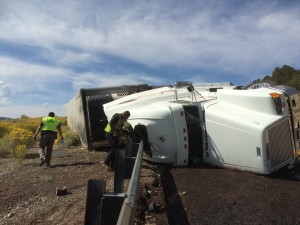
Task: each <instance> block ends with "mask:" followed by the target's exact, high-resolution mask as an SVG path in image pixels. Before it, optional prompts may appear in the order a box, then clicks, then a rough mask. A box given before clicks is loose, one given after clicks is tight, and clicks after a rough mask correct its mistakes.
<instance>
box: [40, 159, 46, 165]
mask: <svg viewBox="0 0 300 225" xmlns="http://www.w3.org/2000/svg"><path fill="white" fill-rule="evenodd" d="M44 163H45V159H43V158H41V163H40V166H42V165H44Z"/></svg>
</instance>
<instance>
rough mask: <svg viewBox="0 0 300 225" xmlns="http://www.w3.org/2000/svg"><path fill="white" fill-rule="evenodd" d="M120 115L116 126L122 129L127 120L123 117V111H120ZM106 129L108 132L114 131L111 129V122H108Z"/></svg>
mask: <svg viewBox="0 0 300 225" xmlns="http://www.w3.org/2000/svg"><path fill="white" fill-rule="evenodd" d="M118 115H119V119H118V123H117V125H116V128H117V129H121V128H123V126H124V122H125V120H124V119H123V118H122V114H121V113H118ZM104 131H105V132H107V133H112V129H111V126H110V123H108V124H107V125H106V127H105V129H104Z"/></svg>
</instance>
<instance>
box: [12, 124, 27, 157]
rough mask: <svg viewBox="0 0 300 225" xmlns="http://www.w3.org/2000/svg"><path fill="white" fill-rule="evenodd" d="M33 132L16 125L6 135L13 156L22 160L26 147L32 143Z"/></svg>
mask: <svg viewBox="0 0 300 225" xmlns="http://www.w3.org/2000/svg"><path fill="white" fill-rule="evenodd" d="M32 136H33V133H32V132H31V131H28V130H25V129H22V128H19V127H16V128H14V129H13V130H12V131H11V132H10V134H9V135H8V139H9V141H10V143H11V148H12V153H13V156H14V157H15V158H17V159H19V160H23V159H24V158H25V156H26V152H27V149H28V148H29V147H30V146H31V145H32V143H33V139H32Z"/></svg>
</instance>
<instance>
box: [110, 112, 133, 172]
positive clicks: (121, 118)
mask: <svg viewBox="0 0 300 225" xmlns="http://www.w3.org/2000/svg"><path fill="white" fill-rule="evenodd" d="M129 117H130V112H129V111H125V112H123V113H116V114H114V115H113V117H112V118H111V120H110V121H109V123H108V124H107V125H106V127H105V129H104V131H105V136H106V138H107V140H108V142H109V144H110V146H111V149H110V151H109V153H108V154H107V156H106V159H105V161H104V164H105V165H106V166H108V170H114V163H115V152H116V150H117V148H118V146H119V137H120V136H121V135H123V127H124V123H125V121H127V119H128V118H129Z"/></svg>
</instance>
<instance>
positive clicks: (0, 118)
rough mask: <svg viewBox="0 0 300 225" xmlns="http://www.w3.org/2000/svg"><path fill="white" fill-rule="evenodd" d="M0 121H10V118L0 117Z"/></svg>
mask: <svg viewBox="0 0 300 225" xmlns="http://www.w3.org/2000/svg"><path fill="white" fill-rule="evenodd" d="M0 120H11V118H8V117H2V116H0Z"/></svg>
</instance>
